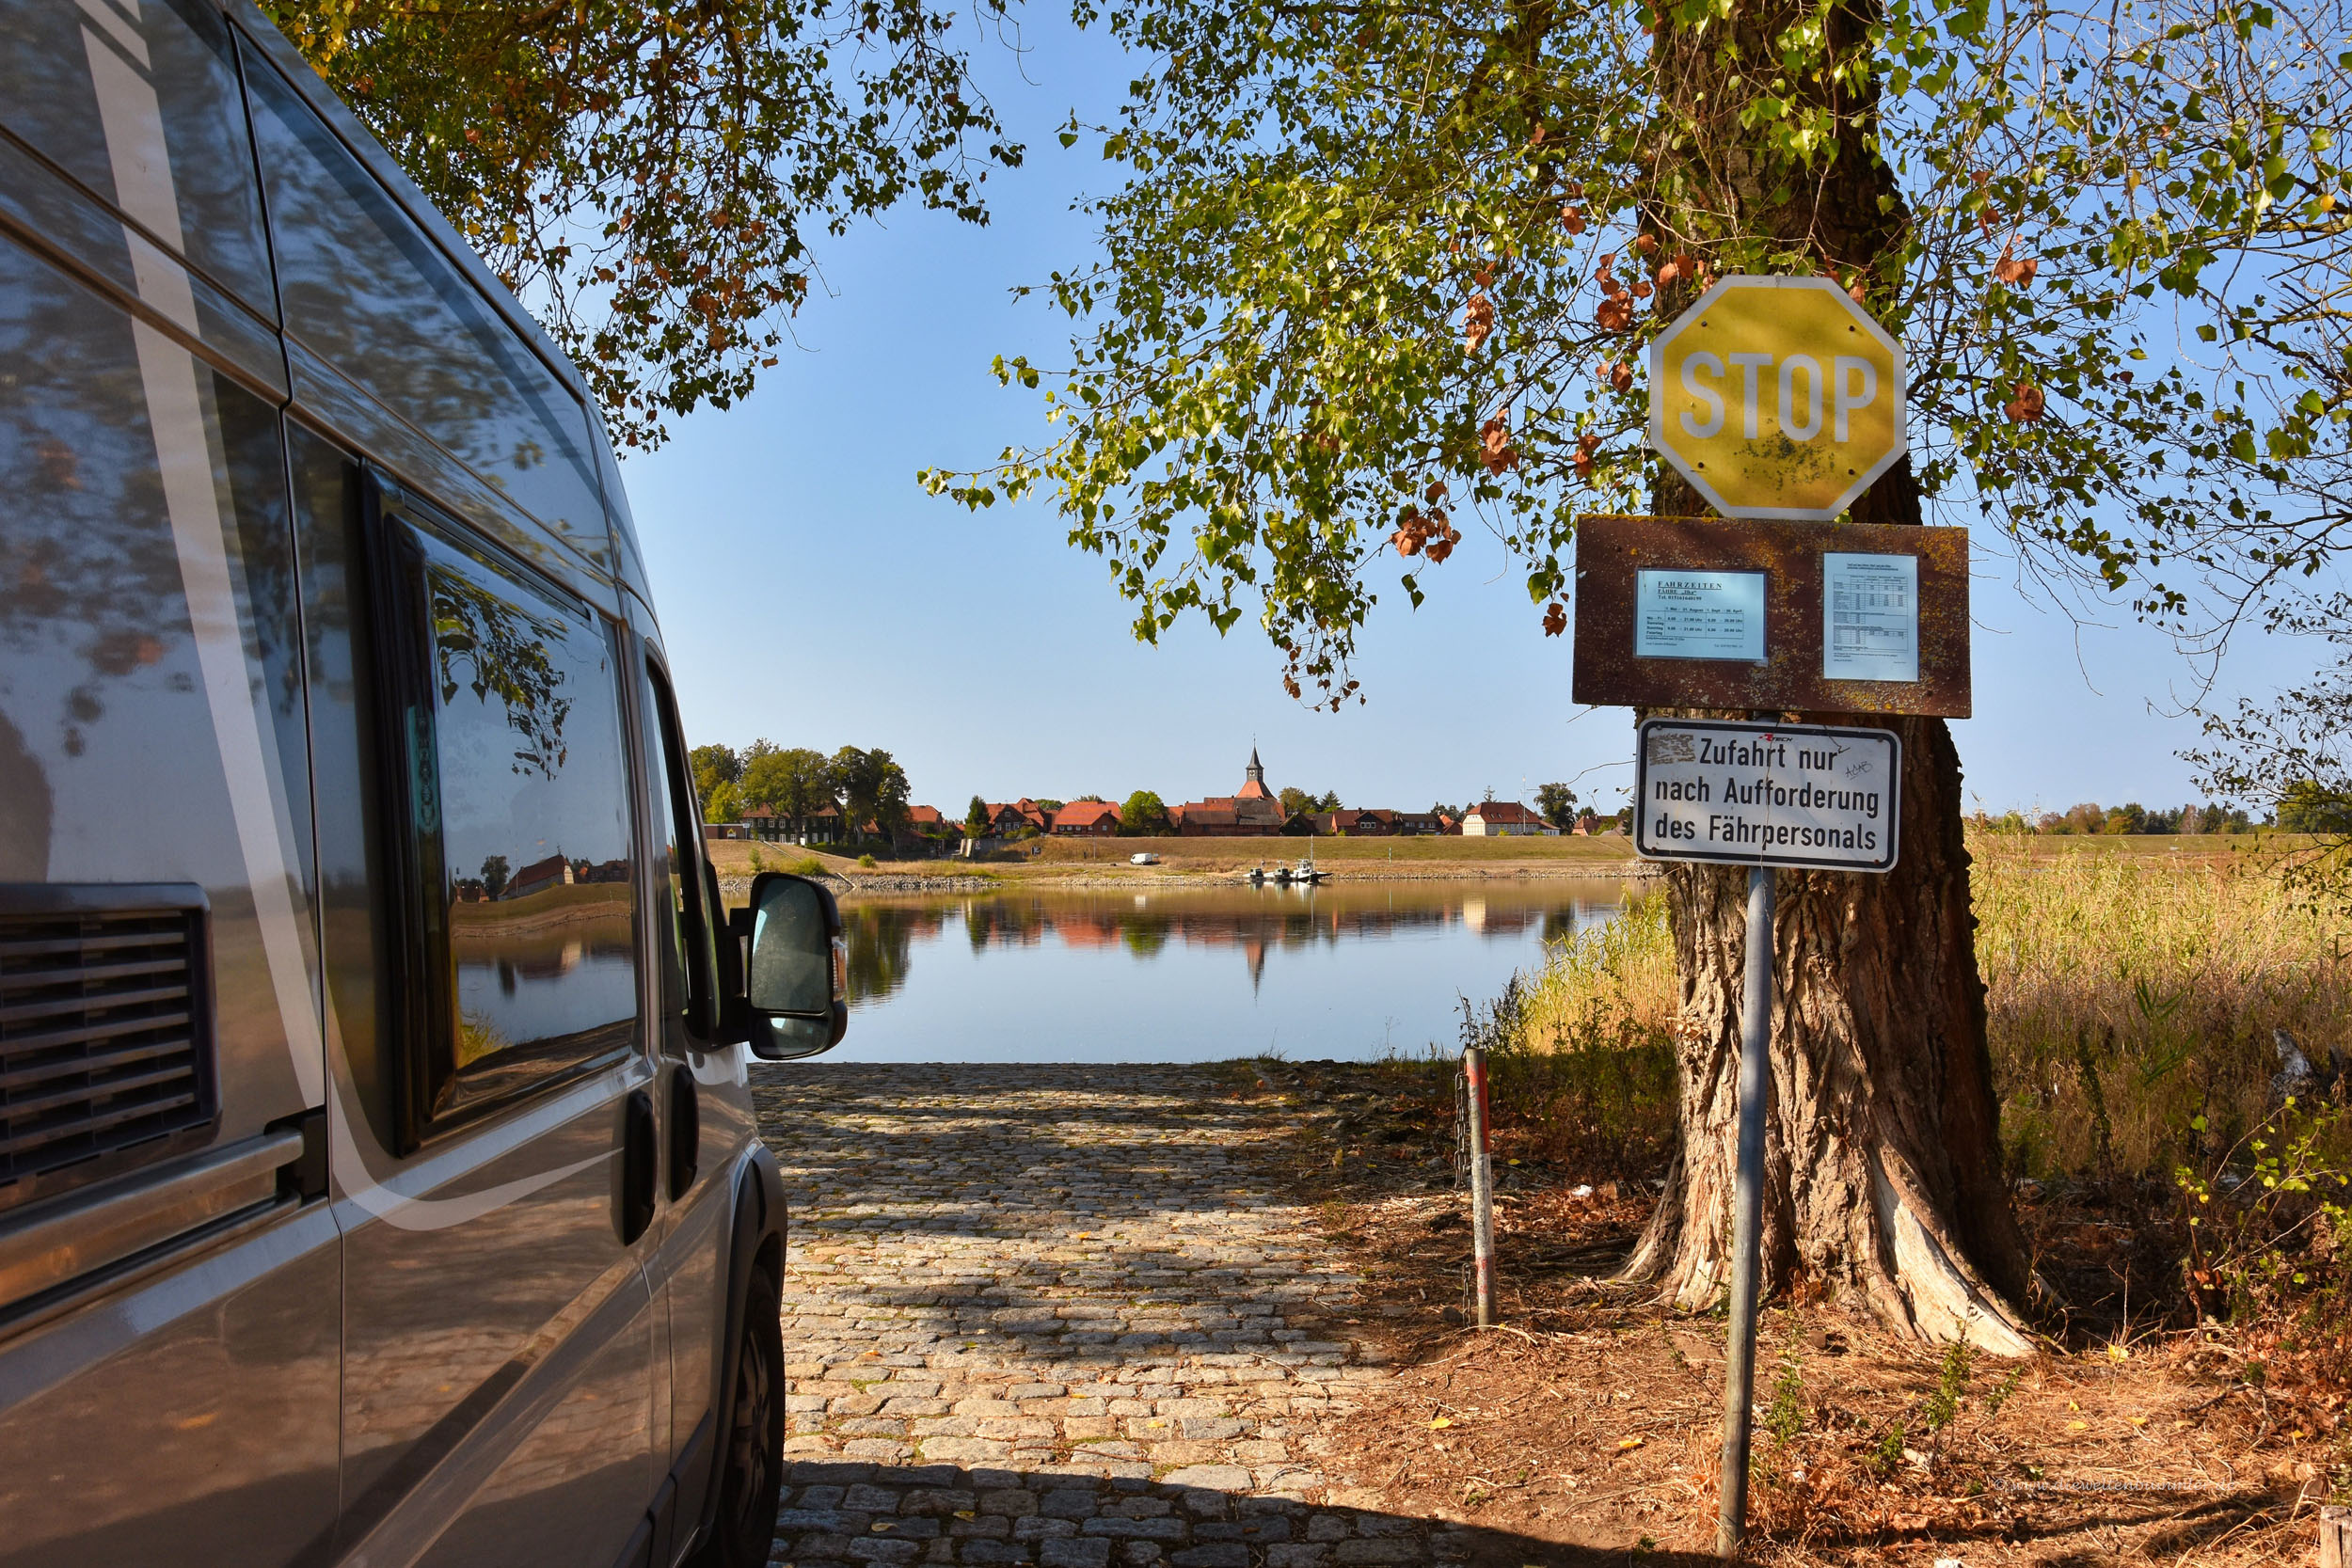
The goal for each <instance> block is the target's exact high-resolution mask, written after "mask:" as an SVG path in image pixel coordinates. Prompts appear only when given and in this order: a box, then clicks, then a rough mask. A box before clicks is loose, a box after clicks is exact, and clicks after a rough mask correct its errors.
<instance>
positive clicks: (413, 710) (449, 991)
mask: <svg viewBox="0 0 2352 1568" xmlns="http://www.w3.org/2000/svg"><path fill="white" fill-rule="evenodd" d="M405 506H406V503H403V505H402V506H401V507H400V508H387V510H386V511H385V513H384V514H383V515H382V517H381V525H382V530H383V534H384V543H385V545H386V546H388V547H387V548H386V549H385V550H384V552H383V554H382V555H380V556H379V560H380V561H383V562H384V563H385V575H386V576H387V577H388V578H389V579H390V580H389V582H387V583H385V584H384V585H383V587H384V588H386V589H388V590H389V594H388V602H387V603H386V606H385V608H386V610H387V617H386V618H387V621H388V622H389V623H390V627H389V629H390V633H391V635H390V637H389V639H388V641H389V644H390V646H389V648H388V649H387V652H388V653H389V654H390V655H391V657H392V658H393V659H394V660H395V661H396V662H397V663H398V664H399V665H400V666H401V668H399V669H398V670H397V671H396V672H395V673H393V680H394V682H395V689H397V690H399V691H400V692H401V695H400V697H399V698H398V699H396V701H395V703H394V705H393V706H394V709H395V712H394V714H393V715H392V716H391V717H392V724H393V728H392V732H391V733H390V734H389V735H388V736H386V737H385V738H386V740H387V742H388V744H387V745H386V746H385V747H384V754H385V755H386V756H387V757H388V758H389V766H391V767H393V768H398V769H399V770H400V771H401V773H402V774H403V776H404V777H403V783H404V784H405V794H406V797H407V799H406V810H405V813H404V814H403V815H404V816H405V819H406V830H407V832H406V837H407V839H408V847H409V850H410V854H409V855H408V856H407V857H405V858H406V859H407V860H408V864H407V866H406V867H405V874H406V875H407V877H409V878H410V879H413V881H414V884H415V886H414V889H413V891H414V892H415V893H416V894H420V895H421V903H419V904H418V905H417V906H415V912H416V914H417V915H418V916H419V917H420V926H419V928H417V929H416V931H415V936H416V937H417V938H418V939H420V946H421V952H420V953H419V955H418V957H419V958H421V960H422V962H421V969H422V971H423V973H422V974H421V980H422V986H421V991H420V992H418V993H413V1001H414V1004H415V1010H414V1012H413V1013H412V1019H413V1022H412V1023H411V1026H410V1027H409V1028H408V1029H407V1030H406V1031H405V1034H406V1037H407V1043H408V1045H409V1047H410V1049H411V1050H412V1051H416V1052H418V1053H420V1057H419V1059H418V1060H416V1061H414V1062H412V1063H411V1064H410V1071H409V1075H408V1085H407V1086H408V1089H409V1093H410V1097H411V1098H410V1100H409V1104H410V1106H411V1108H412V1109H411V1115H410V1117H408V1118H407V1119H408V1122H409V1126H410V1130H411V1132H412V1133H414V1132H420V1131H422V1130H423V1128H424V1127H426V1126H429V1125H433V1124H438V1123H443V1122H446V1121H448V1120H450V1119H452V1118H459V1117H467V1116H469V1115H471V1114H473V1113H475V1112H477V1111H480V1110H484V1109H486V1108H488V1107H489V1106H490V1105H493V1104H495V1103H498V1102H501V1101H505V1100H508V1099H510V1098H512V1097H513V1096H514V1095H516V1094H518V1093H521V1092H524V1091H526V1090H529V1089H531V1088H533V1087H536V1086H537V1085H541V1084H543V1083H546V1082H548V1081H550V1080H553V1079H556V1078H560V1077H566V1076H569V1075H571V1074H573V1073H575V1072H578V1071H582V1070H586V1069H590V1068H592V1067H595V1066H597V1065H600V1064H602V1063H604V1062H606V1061H609V1060H611V1059H612V1058H613V1057H614V1056H615V1055H616V1054H618V1053H622V1052H625V1051H628V1050H630V1049H632V1048H633V1047H634V1043H635V1039H636V1025H637V999H638V988H637V946H636V942H637V932H636V893H635V889H636V879H637V861H636V855H635V854H634V852H633V851H632V849H631V847H630V832H631V822H630V815H629V811H628V763H627V755H626V752H625V750H624V747H623V744H622V736H623V731H622V727H621V709H620V700H619V699H620V671H621V663H620V660H619V658H618V657H616V655H615V651H614V640H613V634H612V630H611V629H610V628H609V627H608V626H606V625H605V623H604V622H603V621H602V620H601V619H600V618H599V617H597V616H596V614H595V613H594V612H593V611H591V610H588V609H587V608H585V607H584V606H582V605H580V604H578V603H577V602H574V601H572V600H571V599H570V598H569V597H568V596H566V595H564V594H563V593H562V592H561V591H560V590H558V589H555V588H553V587H551V586H547V585H542V584H539V583H537V582H535V581H533V580H532V579H531V578H529V577H527V576H526V575H525V574H524V573H523V572H522V571H521V570H519V569H510V568H506V567H504V566H502V565H500V564H496V563H494V558H492V557H490V556H489V555H487V554H486V553H485V554H483V555H476V554H474V553H472V552H470V551H468V550H461V549H459V548H457V547H455V546H454V545H453V544H452V543H451V542H450V541H449V540H448V539H445V538H441V537H437V536H436V535H435V534H434V533H432V532H428V531H425V530H424V529H421V528H419V527H416V526H415V525H414V524H413V522H411V521H410V520H409V519H407V518H406V517H405V516H403V515H402V511H403V510H405ZM453 537H459V536H458V535H453Z"/></svg>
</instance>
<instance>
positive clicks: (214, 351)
mask: <svg viewBox="0 0 2352 1568" xmlns="http://www.w3.org/2000/svg"><path fill="white" fill-rule="evenodd" d="M0 230H8V231H9V232H11V233H12V234H13V237H14V238H15V239H16V240H17V241H18V243H20V244H22V245H25V246H26V247H27V248H29V249H32V250H34V251H36V252H37V253H40V254H42V255H43V256H44V257H45V258H46V259H47V260H49V261H53V262H55V263H56V264H58V265H60V266H62V267H64V268H65V269H66V270H68V271H70V272H73V273H76V274H79V275H81V276H84V277H88V278H89V279H91V280H93V281H95V282H98V283H100V284H102V285H103V286H105V287H107V288H108V289H109V290H111V292H112V293H114V294H115V295H116V297H117V299H118V302H119V304H121V305H122V306H123V307H124V308H125V309H129V310H130V311H132V312H133V313H134V314H136V315H139V316H141V317H142V318H143V319H145V320H146V321H148V322H149V323H150V324H151V325H154V326H155V327H157V328H158V329H160V330H161V331H162V332H163V333H164V334H165V335H166V336H167V337H170V338H173V339H175V340H177V341H181V342H183V343H185V344H187V345H189V346H192V347H195V348H197V349H198V350H199V352H201V353H203V354H204V355H206V356H209V357H210V358H211V359H212V361H213V363H214V364H215V365H216V366H217V367H219V368H221V369H225V370H228V371H230V372H232V373H234V374H236V375H238V376H241V377H243V378H244V379H245V380H246V383H247V384H248V385H249V386H250V388H252V389H253V390H254V391H256V392H258V393H260V394H261V395H262V397H263V398H265V399H267V400H268V401H270V402H273V403H283V402H284V401H285V399H286V356H285V351H284V349H283V348H282V347H280V345H279V343H278V332H277V328H275V327H274V326H272V325H270V324H269V323H268V322H266V321H263V320H262V318H261V317H260V316H258V315H256V314H254V312H253V311H252V310H251V309H248V308H247V307H246V306H245V305H243V304H240V303H239V302H238V301H237V300H235V299H234V298H232V297H231V296H230V294H229V293H227V292H225V291H224V290H222V289H220V288H219V287H217V286H216V285H215V284H214V283H213V282H211V281H210V280H209V279H207V278H206V277H203V276H202V275H201V274H199V273H197V272H195V271H193V270H191V269H189V268H187V267H185V266H183V265H182V264H181V262H180V261H178V260H177V259H175V258H174V257H172V256H171V255H169V254H168V253H167V252H166V251H165V250H164V249H163V248H162V247H161V246H159V245H155V244H154V243H153V242H152V241H151V240H149V239H148V238H147V237H146V235H145V234H144V233H143V232H142V231H141V230H138V229H137V228H136V227H135V226H132V225H128V224H125V223H124V222H123V221H122V219H121V218H120V217H119V215H117V214H115V213H114V212H113V210H112V209H110V208H108V207H107V206H106V205H105V204H104V203H103V201H101V200H100V199H99V198H96V197H94V196H91V195H90V194H89V193H88V192H87V191H85V190H83V189H81V188H80V187H78V186H76V185H75V184H73V182H71V181H69V180H68V179H66V178H65V176H64V175H62V174H60V173H58V172H57V171H56V169H55V168H53V167H51V166H49V165H48V164H46V163H44V162H42V161H41V160H40V158H39V157H37V156H36V155H35V154H34V153H32V152H31V151H29V150H26V149H25V148H24V145H23V144H22V143H20V142H18V141H15V140H14V139H12V138H10V137H8V136H7V135H0ZM141 277H148V278H150V279H151V280H152V281H153V282H154V283H155V284H156V285H157V287H156V289H155V293H156V295H157V298H158V299H159V300H161V299H173V300H176V299H178V298H179V297H180V296H181V294H182V293H183V291H184V294H185V298H186V300H187V302H188V304H189V305H190V306H191V307H193V310H194V315H193V319H192V320H190V319H186V318H183V317H182V316H181V314H180V313H179V312H177V311H172V312H170V313H168V314H167V313H166V311H165V310H164V309H159V308H157V307H156V306H153V305H149V304H147V303H146V302H145V301H144V300H142V298H141V296H140V293H139V280H140V278H141Z"/></svg>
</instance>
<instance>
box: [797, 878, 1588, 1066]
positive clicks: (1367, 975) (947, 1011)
mask: <svg viewBox="0 0 2352 1568" xmlns="http://www.w3.org/2000/svg"><path fill="white" fill-rule="evenodd" d="M1625 890H1626V884H1625V883H1623V882H1620V881H1615V880H1587V879H1527V880H1513V881H1502V880H1494V881H1483V882H1471V881H1464V882H1439V881H1427V882H1409V881H1407V882H1382V881H1360V882H1347V881H1341V882H1330V883H1326V884H1324V885H1323V886H1321V887H1315V888H1305V887H1300V888H1275V887H1268V888H1250V887H1248V886H1247V885H1240V884H1236V885H1231V886H1210V887H1186V888H1176V889H1168V888H1166V887H1165V886H1164V885H1163V886H1159V887H1154V888H1152V889H1148V890H1139V891H1136V892H1132V893H1130V892H1127V891H1125V890H1122V889H1116V888H1086V889H1053V890H1048V891H1039V892H1025V893H1004V894H991V895H952V896H928V897H926V896H907V897H875V898H858V899H852V900H847V901H845V902H844V905H843V910H842V913H843V916H844V919H845V921H846V923H847V924H848V927H849V934H850V1033H849V1037H847V1038H846V1039H844V1040H843V1041H842V1042H841V1044H840V1045H839V1046H838V1047H837V1048H836V1049H835V1050H834V1052H833V1053H832V1057H833V1059H834V1060H843V1061H864V1062H1197V1061H1216V1060H1220V1059H1223V1058H1227V1057H1232V1056H1247V1055H1251V1054H1254V1053H1259V1052H1264V1051H1274V1052H1279V1053H1281V1054H1282V1055H1284V1056H1287V1057H1289V1058H1291V1059H1293V1060H1313V1059H1318V1058H1326V1057H1330V1058H1339V1059H1343V1060H1362V1059H1369V1058H1376V1057H1379V1056H1383V1055H1386V1054H1388V1053H1391V1052H1396V1053H1406V1054H1419V1053H1422V1052H1424V1051H1426V1050H1427V1049H1428V1048H1429V1047H1430V1046H1432V1045H1438V1046H1440V1047H1443V1048H1445V1049H1448V1050H1451V1049H1453V1048H1454V1045H1455V1043H1456V1041H1457V1040H1458V1038H1459V1035H1460V1018H1461V1011H1460V1006H1461V1004H1460V999H1461V998H1463V997H1469V998H1470V999H1472V1000H1473V1001H1476V1002H1481V1003H1484V1002H1486V1001H1487V1000H1490V999H1491V998H1493V997H1494V996H1495V995H1496V994H1497V993H1498V992H1500V991H1501V990H1502V987H1503V985H1504V983H1505V982H1506V981H1508V980H1509V979H1510V977H1511V974H1512V973H1513V972H1514V971H1516V970H1520V969H1533V968H1534V967H1535V966H1536V965H1537V964H1539V963H1540V962H1541V961H1542V958H1543V946H1544V943H1545V942H1547V941H1550V940H1556V939H1558V938H1561V937H1564V936H1565V935H1567V934H1569V933H1570V932H1574V931H1580V930H1583V929H1585V928H1587V927H1591V926H1594V925H1597V924H1598V923H1600V922H1603V921H1606V920H1608V919H1610V918H1612V917H1613V915H1614V914H1615V913H1616V911H1617V909H1618V906H1619V903H1620V901H1621V900H1622V899H1623V897H1624V896H1625Z"/></svg>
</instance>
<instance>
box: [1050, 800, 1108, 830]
mask: <svg viewBox="0 0 2352 1568" xmlns="http://www.w3.org/2000/svg"><path fill="white" fill-rule="evenodd" d="M1053 815H1054V827H1053V831H1054V834H1055V836H1056V837H1057V838H1111V837H1115V836H1116V835H1117V834H1118V832H1119V808H1118V807H1117V806H1115V805H1112V804H1111V803H1110V802H1109V801H1108V800H1073V801H1071V802H1070V803H1069V804H1068V805H1066V806H1064V807H1062V808H1061V810H1059V811H1057V812H1056V813H1054V814H1053Z"/></svg>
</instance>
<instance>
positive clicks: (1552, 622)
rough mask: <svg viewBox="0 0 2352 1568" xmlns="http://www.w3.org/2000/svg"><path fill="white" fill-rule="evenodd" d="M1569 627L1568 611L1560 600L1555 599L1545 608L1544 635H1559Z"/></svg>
mask: <svg viewBox="0 0 2352 1568" xmlns="http://www.w3.org/2000/svg"><path fill="white" fill-rule="evenodd" d="M1567 629H1568V612H1567V611H1566V610H1563V609H1562V608H1561V607H1560V601H1559V600H1557V599H1554V600H1553V601H1552V602H1551V603H1550V604H1549V605H1547V606H1546V607H1545V608H1544V635H1545V636H1546V637H1557V636H1559V635H1560V634H1561V633H1562V632H1564V631H1565V630H1567Z"/></svg>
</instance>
